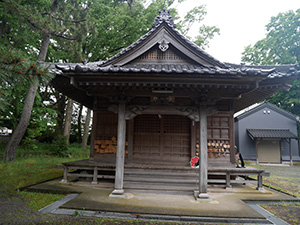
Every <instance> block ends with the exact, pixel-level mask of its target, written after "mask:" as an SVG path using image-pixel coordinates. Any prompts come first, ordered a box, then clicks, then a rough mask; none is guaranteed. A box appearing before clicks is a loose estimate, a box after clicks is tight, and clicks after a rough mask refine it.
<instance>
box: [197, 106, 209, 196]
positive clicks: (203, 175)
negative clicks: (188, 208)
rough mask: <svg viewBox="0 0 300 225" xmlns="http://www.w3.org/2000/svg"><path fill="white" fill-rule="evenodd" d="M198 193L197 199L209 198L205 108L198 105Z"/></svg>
mask: <svg viewBox="0 0 300 225" xmlns="http://www.w3.org/2000/svg"><path fill="white" fill-rule="evenodd" d="M199 122H200V124H199V193H198V196H197V200H199V201H202V200H210V198H209V196H208V194H207V170H208V162H207V108H206V107H205V106H200V107H199Z"/></svg>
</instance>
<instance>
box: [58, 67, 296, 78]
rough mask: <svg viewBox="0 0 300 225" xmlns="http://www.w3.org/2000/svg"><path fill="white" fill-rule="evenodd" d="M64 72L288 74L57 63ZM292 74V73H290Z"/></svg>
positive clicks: (283, 75)
mask: <svg viewBox="0 0 300 225" xmlns="http://www.w3.org/2000/svg"><path fill="white" fill-rule="evenodd" d="M56 67H57V68H58V69H59V70H61V71H62V72H80V73H84V72H86V73H87V72H88V73H98V72H105V73H109V72H111V73H116V72H120V73H129V72H130V73H141V72H142V73H165V74H167V73H173V74H174V73H178V74H181V73H185V74H186V73H188V74H207V75H213V74H219V75H244V76H260V75H263V76H267V77H268V78H275V77H285V76H287V74H282V73H276V72H274V69H259V68H220V67H210V68H207V67H202V66H197V65H189V64H186V65H185V64H135V65H125V66H111V65H109V66H103V67H99V66H98V65H97V64H87V65H83V64H81V65H79V64H77V65H76V66H74V64H73V65H68V64H64V65H56ZM288 75H290V74H288Z"/></svg>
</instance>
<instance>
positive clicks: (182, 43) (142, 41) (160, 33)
mask: <svg viewBox="0 0 300 225" xmlns="http://www.w3.org/2000/svg"><path fill="white" fill-rule="evenodd" d="M170 45H172V46H173V47H174V48H176V49H177V50H179V51H180V52H181V53H183V54H185V55H186V56H187V57H189V58H191V59H192V60H194V61H195V62H197V63H198V66H199V65H201V66H204V67H214V66H217V67H221V68H226V66H225V64H224V63H222V62H220V61H218V60H217V59H215V58H213V57H212V56H210V55H209V54H207V53H206V52H204V51H203V50H202V49H200V48H199V47H198V46H197V45H195V44H194V43H193V42H191V41H190V40H188V39H187V38H186V37H184V36H183V35H182V34H181V33H180V32H179V31H178V30H177V29H176V25H175V24H174V20H173V17H172V16H171V15H170V14H169V12H168V11H166V10H163V11H160V14H159V15H158V16H156V18H155V21H154V23H153V25H152V29H151V30H150V31H149V32H148V33H146V34H145V35H144V36H142V37H141V38H139V39H138V40H137V41H136V42H134V43H132V44H131V45H129V46H128V47H127V48H125V49H123V50H122V51H121V52H120V53H118V54H117V55H115V56H113V57H112V58H110V59H108V60H107V61H105V62H103V63H102V64H101V65H99V66H100V67H103V66H108V65H112V66H124V65H125V64H127V63H128V62H130V61H131V60H134V59H135V58H136V57H137V56H140V55H142V54H144V53H145V52H147V51H148V50H150V49H151V48H153V47H154V46H158V48H159V49H160V50H161V51H162V52H166V51H168V50H169V47H170Z"/></svg>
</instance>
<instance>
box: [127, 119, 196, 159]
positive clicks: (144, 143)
mask: <svg viewBox="0 0 300 225" xmlns="http://www.w3.org/2000/svg"><path fill="white" fill-rule="evenodd" d="M134 124H135V125H134V146H133V158H134V159H137V160H139V159H140V160H147V161H149V160H150V161H151V160H152V162H153V163H159V162H164V163H167V164H174V163H176V164H178V163H180V162H184V163H185V162H188V161H189V159H190V155H191V147H190V143H191V134H190V130H191V126H190V120H189V119H188V118H186V117H183V116H173V115H162V117H161V118H159V117H158V115H142V116H138V117H136V119H135V122H134ZM153 160H154V161H153Z"/></svg>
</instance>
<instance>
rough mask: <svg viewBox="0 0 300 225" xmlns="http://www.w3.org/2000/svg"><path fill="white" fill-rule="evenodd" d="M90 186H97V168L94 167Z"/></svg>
mask: <svg viewBox="0 0 300 225" xmlns="http://www.w3.org/2000/svg"><path fill="white" fill-rule="evenodd" d="M92 184H98V168H97V166H95V167H94V173H93V181H92Z"/></svg>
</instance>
